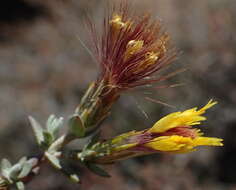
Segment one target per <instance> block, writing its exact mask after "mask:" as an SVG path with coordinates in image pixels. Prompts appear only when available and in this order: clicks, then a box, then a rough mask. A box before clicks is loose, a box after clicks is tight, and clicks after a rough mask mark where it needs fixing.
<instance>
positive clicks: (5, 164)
mask: <svg viewBox="0 0 236 190" xmlns="http://www.w3.org/2000/svg"><path fill="white" fill-rule="evenodd" d="M11 167H12V165H11V162H10V161H9V160H8V159H6V158H4V159H2V161H1V172H2V171H3V170H6V169H9V168H11Z"/></svg>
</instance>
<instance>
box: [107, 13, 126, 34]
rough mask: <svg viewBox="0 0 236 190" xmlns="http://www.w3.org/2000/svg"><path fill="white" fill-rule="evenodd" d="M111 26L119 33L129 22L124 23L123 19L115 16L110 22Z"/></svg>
mask: <svg viewBox="0 0 236 190" xmlns="http://www.w3.org/2000/svg"><path fill="white" fill-rule="evenodd" d="M110 24H111V25H112V27H113V29H114V30H115V31H119V30H121V29H122V28H126V27H127V26H128V24H129V22H123V21H122V17H121V16H120V15H118V14H114V15H113V17H112V20H111V21H110Z"/></svg>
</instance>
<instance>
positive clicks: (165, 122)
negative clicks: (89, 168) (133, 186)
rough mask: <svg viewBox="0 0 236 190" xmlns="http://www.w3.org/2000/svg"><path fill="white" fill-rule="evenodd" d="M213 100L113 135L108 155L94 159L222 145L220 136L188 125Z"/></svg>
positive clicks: (196, 120)
mask: <svg viewBox="0 0 236 190" xmlns="http://www.w3.org/2000/svg"><path fill="white" fill-rule="evenodd" d="M216 103H217V102H213V101H212V100H211V101H209V102H208V104H207V105H205V106H204V107H203V108H201V109H199V110H198V109H197V108H192V109H189V110H186V111H183V112H175V113H171V114H169V115H167V116H165V117H163V118H162V119H160V120H159V121H157V122H156V123H155V124H154V125H153V126H152V127H151V128H149V129H146V130H143V131H131V132H128V133H125V134H122V135H120V136H118V137H115V138H114V139H112V140H111V141H109V143H108V144H109V146H107V147H108V148H109V154H107V155H106V156H104V155H103V156H102V157H101V158H98V159H97V161H98V162H101V163H106V162H112V161H116V160H119V159H126V158H127V157H134V156H139V155H144V154H151V153H155V152H168V153H187V152H192V151H195V150H196V147H198V146H223V143H222V141H223V140H222V139H220V138H215V137H205V136H203V133H202V132H201V131H200V129H196V128H193V127H192V126H193V125H199V124H200V123H201V121H203V120H206V117H204V116H202V115H203V114H204V113H205V112H206V110H207V109H209V108H210V107H212V106H213V105H215V104H216ZM105 144H106V143H105ZM103 145H104V144H103ZM97 147H99V146H97Z"/></svg>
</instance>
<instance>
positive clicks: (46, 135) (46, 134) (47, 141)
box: [43, 131, 54, 148]
mask: <svg viewBox="0 0 236 190" xmlns="http://www.w3.org/2000/svg"><path fill="white" fill-rule="evenodd" d="M43 136H44V142H43V144H45V145H46V147H47V148H48V147H49V146H50V145H51V144H52V142H53V141H54V137H53V136H52V134H51V133H49V132H48V131H43Z"/></svg>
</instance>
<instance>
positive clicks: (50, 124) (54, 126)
mask: <svg viewBox="0 0 236 190" xmlns="http://www.w3.org/2000/svg"><path fill="white" fill-rule="evenodd" d="M62 124H63V118H62V117H60V118H57V117H56V116H55V115H50V117H49V118H48V120H47V124H46V125H47V130H48V132H49V133H51V134H52V135H53V136H54V137H56V136H57V134H58V131H59V129H60V128H61V127H62Z"/></svg>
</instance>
